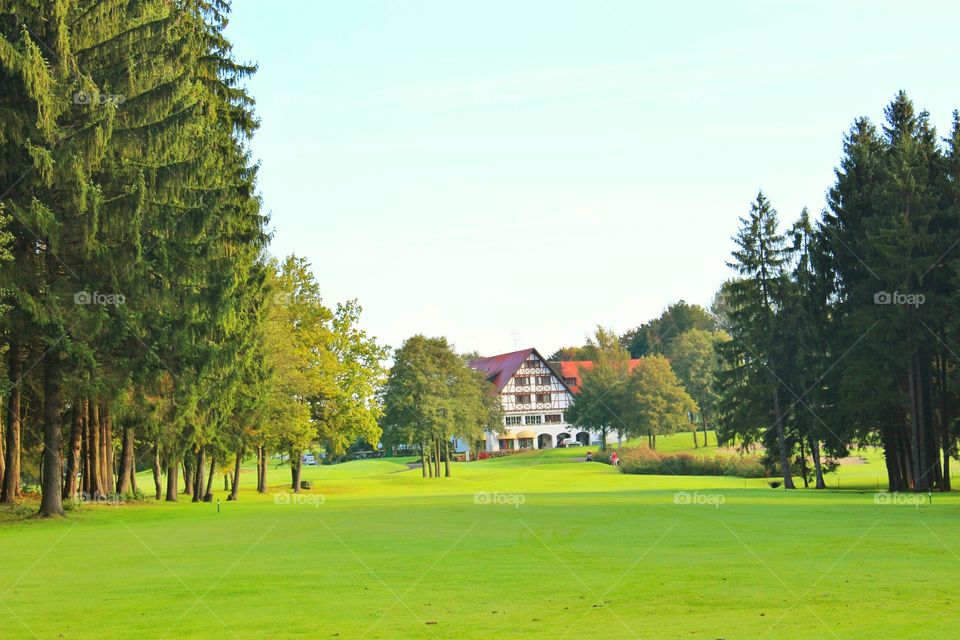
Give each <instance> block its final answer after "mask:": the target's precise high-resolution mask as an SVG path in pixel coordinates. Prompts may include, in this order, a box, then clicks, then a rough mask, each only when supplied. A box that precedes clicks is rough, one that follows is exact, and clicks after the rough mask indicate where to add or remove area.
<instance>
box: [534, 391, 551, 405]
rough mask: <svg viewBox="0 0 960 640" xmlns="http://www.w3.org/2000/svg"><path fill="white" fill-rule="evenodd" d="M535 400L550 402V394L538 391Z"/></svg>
mask: <svg viewBox="0 0 960 640" xmlns="http://www.w3.org/2000/svg"><path fill="white" fill-rule="evenodd" d="M537 402H539V403H541V404H542V403H544V402H550V394H549V393H538V394H537Z"/></svg>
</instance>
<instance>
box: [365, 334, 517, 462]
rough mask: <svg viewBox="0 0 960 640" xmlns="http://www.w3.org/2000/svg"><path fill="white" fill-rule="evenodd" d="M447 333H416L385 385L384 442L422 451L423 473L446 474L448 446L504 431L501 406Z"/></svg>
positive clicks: (399, 352) (470, 443) (473, 442)
mask: <svg viewBox="0 0 960 640" xmlns="http://www.w3.org/2000/svg"><path fill="white" fill-rule="evenodd" d="M472 359H473V355H458V354H457V353H456V352H455V351H454V349H453V347H452V346H451V345H450V344H449V343H448V342H447V340H446V338H427V337H425V336H422V335H416V336H413V337H411V338H408V339H407V340H406V341H405V342H404V343H403V346H402V347H400V349H398V350H397V351H396V354H395V356H394V363H393V368H392V369H391V370H390V377H389V379H388V380H387V384H386V386H385V389H384V394H383V403H384V416H383V420H382V424H383V445H384V447H386V448H394V447H403V448H405V449H409V450H413V451H416V452H417V453H418V454H419V456H420V461H421V463H422V464H421V469H422V473H423V476H424V477H427V476H428V475H429V476H431V477H436V478H439V477H441V470H440V466H441V462H443V465H444V470H443V476H445V477H449V476H450V459H451V454H452V449H451V446H452V445H453V444H454V442H456V441H457V440H459V441H460V442H461V443H464V444H466V446H467V447H469V448H470V449H476V446H475V445H476V444H477V443H478V442H479V441H482V440H484V438H485V437H486V432H488V431H490V432H494V433H499V432H500V431H502V430H503V407H502V405H501V404H500V398H499V396H497V395H496V393H494V389H493V386H492V385H491V384H490V383H489V382H488V381H487V380H486V378H485V377H484V375H483V373H481V372H480V371H477V370H475V369H473V368H471V367H470V366H469V364H468V363H469V361H470V360H472Z"/></svg>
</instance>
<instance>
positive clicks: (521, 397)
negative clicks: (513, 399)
mask: <svg viewBox="0 0 960 640" xmlns="http://www.w3.org/2000/svg"><path fill="white" fill-rule="evenodd" d="M517 404H530V394H529V393H518V394H517Z"/></svg>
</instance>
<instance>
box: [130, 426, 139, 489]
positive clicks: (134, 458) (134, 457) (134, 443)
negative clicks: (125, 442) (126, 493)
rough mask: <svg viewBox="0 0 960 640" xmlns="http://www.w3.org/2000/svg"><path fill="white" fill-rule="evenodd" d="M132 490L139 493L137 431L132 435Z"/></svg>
mask: <svg viewBox="0 0 960 640" xmlns="http://www.w3.org/2000/svg"><path fill="white" fill-rule="evenodd" d="M130 491H131V492H133V493H137V492H138V491H139V488H138V487H137V438H136V433H134V434H132V435H131V436H130Z"/></svg>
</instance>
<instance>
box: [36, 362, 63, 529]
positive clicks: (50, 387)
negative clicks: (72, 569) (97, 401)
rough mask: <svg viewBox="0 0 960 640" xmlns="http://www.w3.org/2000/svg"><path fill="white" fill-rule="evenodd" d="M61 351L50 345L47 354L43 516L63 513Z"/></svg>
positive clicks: (44, 393) (44, 385) (44, 366)
mask: <svg viewBox="0 0 960 640" xmlns="http://www.w3.org/2000/svg"><path fill="white" fill-rule="evenodd" d="M61 440H62V434H61V433H60V350H59V349H54V348H53V347H49V348H48V349H47V352H46V353H45V354H44V356H43V467H42V468H43V480H42V485H41V490H42V497H41V499H40V515H41V516H44V517H50V516H62V515H63V494H61V493H60V488H61V484H60V483H61V462H60V451H61V447H62V444H63V443H62V442H61Z"/></svg>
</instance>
